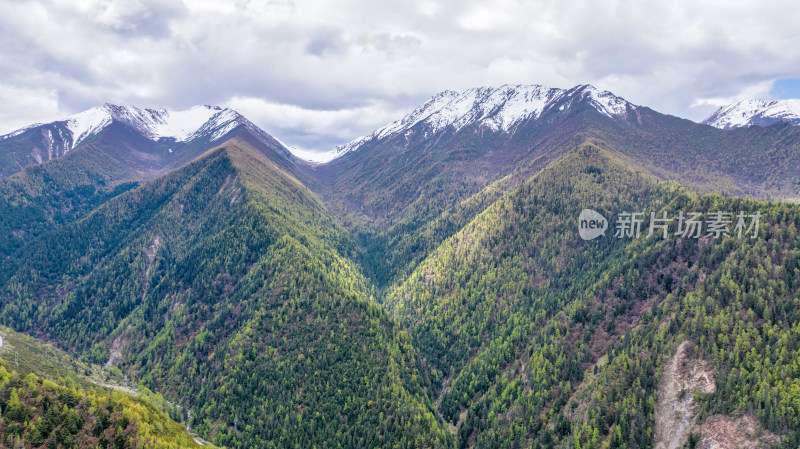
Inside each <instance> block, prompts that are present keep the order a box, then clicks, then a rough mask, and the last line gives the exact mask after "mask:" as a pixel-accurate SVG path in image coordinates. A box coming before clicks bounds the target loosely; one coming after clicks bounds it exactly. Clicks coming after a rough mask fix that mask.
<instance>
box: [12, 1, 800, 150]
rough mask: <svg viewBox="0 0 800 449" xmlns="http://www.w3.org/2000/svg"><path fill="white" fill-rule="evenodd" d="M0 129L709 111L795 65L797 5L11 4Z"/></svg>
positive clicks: (288, 137)
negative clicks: (140, 118)
mask: <svg viewBox="0 0 800 449" xmlns="http://www.w3.org/2000/svg"><path fill="white" fill-rule="evenodd" d="M0 7H1V8H2V14H0V52H1V53H0V56H1V57H0V134H2V133H6V132H9V131H12V130H14V129H17V128H19V127H21V126H24V125H27V124H30V123H33V122H47V121H52V120H57V119H61V118H64V117H66V116H68V115H70V114H73V113H76V112H79V111H82V110H85V109H88V108H90V107H92V106H96V105H100V104H103V103H105V102H110V103H115V104H126V105H127V104H133V105H137V106H143V107H162V106H163V107H169V108H174V109H181V108H186V107H189V106H193V105H196V104H214V105H221V106H229V107H232V108H234V109H236V110H238V111H239V112H241V113H242V114H244V115H245V116H246V117H248V118H249V119H251V120H252V121H254V122H255V123H256V124H258V125H259V126H261V127H263V128H264V129H265V130H266V131H268V132H270V133H272V134H274V135H275V136H276V137H278V138H280V139H281V140H282V141H284V142H286V143H287V144H289V145H292V146H297V147H298V148H299V149H301V150H306V151H326V150H329V149H331V148H332V147H333V146H335V145H337V144H341V143H344V142H346V141H349V140H351V139H353V138H355V137H358V136H359V135H363V134H367V133H369V132H371V131H372V130H374V129H375V128H377V127H379V126H381V125H383V124H385V123H388V122H391V121H393V120H395V119H397V118H400V117H402V115H404V114H405V113H407V112H408V111H409V110H411V109H413V108H414V107H415V106H417V105H418V104H420V103H422V102H423V101H425V100H426V99H427V98H428V97H430V96H431V95H433V94H435V93H436V92H439V91H441V90H445V89H451V90H462V89H466V88H469V87H475V86H481V85H500V84H505V83H523V84H544V85H547V86H551V87H562V88H567V87H572V86H574V85H576V84H584V83H590V84H593V85H595V86H596V87H598V88H601V89H607V90H610V91H612V92H614V93H615V94H617V95H619V96H622V97H624V98H626V99H627V100H629V101H631V102H633V103H636V104H642V105H646V106H649V107H652V108H654V109H656V110H659V111H661V112H665V113H670V114H674V115H678V116H682V117H686V118H691V119H695V120H697V119H701V118H703V117H705V116H706V115H708V114H709V113H710V112H712V111H713V110H714V109H715V106H718V105H721V104H724V103H727V102H730V101H733V100H735V99H738V98H742V97H761V98H769V97H770V92H771V91H772V87H773V83H774V82H775V80H779V79H787V78H788V79H793V78H798V77H800V73H798V71H800V33H798V32H797V24H798V23H800V8H798V7H797V4H796V1H794V0H793V1H771V2H755V1H752V2H737V1H697V0H688V1H684V0H672V1H669V2H643V1H607V2H596V1H573V0H566V1H552V2H532V1H511V0H504V1H497V2H488V1H470V0H446V1H433V0H406V1H402V2H386V1H375V0H363V1H361V0H343V1H336V2H331V1H327V0H307V1H304V0H298V1H291V0H271V1H248V0H237V1H221V0H212V1H205V0H203V1H191V2H189V1H188V0H187V1H186V2H182V1H180V0H132V1H124V2H122V1H120V2H115V1H109V0H87V1H75V0H50V1H38V2H30V1H15V0H0Z"/></svg>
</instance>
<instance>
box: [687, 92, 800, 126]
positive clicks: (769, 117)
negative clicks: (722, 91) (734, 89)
mask: <svg viewBox="0 0 800 449" xmlns="http://www.w3.org/2000/svg"><path fill="white" fill-rule="evenodd" d="M780 121H784V122H788V123H791V124H792V125H800V100H774V101H769V100H758V99H748V100H742V101H740V102H738V103H733V104H730V105H728V106H723V107H721V108H719V109H717V111H716V112H714V113H713V114H711V115H710V116H708V117H707V118H706V119H705V120H703V121H702V122H701V123H703V124H704V125H711V126H713V127H716V128H721V129H733V128H742V127H746V126H769V125H772V124H774V123H777V122H780Z"/></svg>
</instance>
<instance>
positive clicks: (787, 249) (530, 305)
mask: <svg viewBox="0 0 800 449" xmlns="http://www.w3.org/2000/svg"><path fill="white" fill-rule="evenodd" d="M601 144H602V143H601V142H597V145H595V144H592V143H587V144H585V145H583V146H581V147H580V148H579V149H576V150H575V151H572V152H570V153H568V154H567V155H565V156H564V157H563V158H562V159H560V160H559V161H557V162H555V163H554V164H553V165H551V166H550V167H548V168H547V169H545V170H543V171H542V172H541V173H539V174H538V175H536V176H535V177H534V178H532V179H531V180H530V181H528V182H526V183H525V184H523V185H522V186H521V187H520V188H519V189H517V190H515V191H513V192H511V193H509V194H508V195H506V196H504V197H502V198H501V199H500V200H499V201H497V202H496V203H495V204H493V205H492V206H491V207H489V208H487V209H486V210H485V211H484V212H482V213H481V214H479V215H478V216H477V217H476V219H475V220H474V221H473V222H471V223H470V224H469V225H467V226H466V227H465V228H464V229H463V230H461V231H459V232H458V233H456V234H455V235H454V236H453V237H451V238H450V239H448V240H446V241H445V243H444V244H443V245H442V246H441V247H440V248H439V249H437V250H436V251H434V252H433V253H432V254H431V256H429V257H428V258H427V259H426V260H425V261H424V262H423V263H421V264H420V265H419V266H418V267H417V269H416V270H415V271H414V273H413V274H412V275H411V276H410V277H409V278H407V279H405V280H403V281H402V282H400V283H398V284H397V285H396V286H395V287H394V288H393V289H392V290H391V291H390V293H389V295H388V296H387V299H386V306H387V307H388V308H389V310H391V311H392V312H393V315H394V316H396V317H397V318H398V320H399V322H400V323H401V324H403V325H405V326H408V327H409V333H410V334H411V336H412V339H413V341H414V343H415V346H416V347H417V348H418V349H419V351H420V354H421V355H423V357H424V363H425V365H426V367H427V369H426V373H427V374H428V375H429V376H430V377H431V381H432V382H433V383H434V384H435V385H439V386H440V387H439V395H440V399H439V401H438V403H439V404H440V410H441V412H442V414H443V416H444V417H445V419H447V420H448V421H450V422H451V423H452V424H454V425H457V426H458V434H459V446H460V447H530V446H533V447H554V446H558V447H575V444H580V445H581V447H601V444H602V443H603V442H606V443H607V444H609V445H610V446H609V447H642V448H644V447H652V444H653V428H654V422H655V416H654V414H655V410H654V409H655V400H656V397H657V387H658V382H659V378H660V375H661V370H662V367H663V366H664V365H665V364H666V361H667V360H668V359H670V358H671V357H672V354H673V352H674V350H675V348H676V347H677V345H678V343H680V342H682V341H684V340H686V339H689V340H691V341H692V342H694V343H696V344H697V348H698V352H699V353H700V354H702V355H703V356H705V357H707V358H708V360H711V361H712V364H713V367H714V375H715V376H716V377H717V385H719V386H720V388H719V389H718V390H717V393H716V394H714V395H711V396H709V397H708V398H702V399H701V406H702V414H704V416H707V415H711V414H714V413H724V414H727V413H753V414H755V415H756V416H757V417H758V418H759V419H760V422H761V423H762V424H763V425H764V426H765V427H767V428H768V429H770V430H772V431H774V432H777V433H779V434H782V435H785V438H786V439H785V440H784V444H785V447H793V445H794V444H796V442H797V438H798V430H800V428H798V422H797V421H796V416H797V413H798V408H797V407H798V404H800V403H798V402H797V399H798V397H797V392H798V391H800V390H798V387H800V383H799V382H800V379H799V378H798V374H800V372H798V371H797V368H798V365H797V363H796V360H797V354H798V353H797V351H798V347H800V334H798V333H797V332H796V329H795V327H796V326H794V324H792V323H796V322H797V319H798V318H800V317H797V316H796V313H795V312H794V310H795V308H796V306H797V305H798V304H797V298H798V293H800V292H798V288H800V278H798V274H800V273H798V266H800V265H798V264H799V263H800V252H798V250H797V248H798V243H800V242H798V240H797V227H798V225H800V215H799V214H798V210H797V207H796V206H791V205H786V204H769V203H755V202H753V201H748V200H736V199H728V198H724V197H720V196H697V195H696V194H694V193H692V192H691V191H690V190H688V189H685V188H683V187H679V186H677V185H673V184H663V183H661V182H658V181H657V180H656V179H655V178H653V177H650V176H649V175H644V174H642V173H641V171H640V170H638V169H637V168H636V167H635V165H631V164H630V163H629V162H625V161H624V159H620V158H619V156H615V155H614V154H613V153H610V152H608V151H606V150H602V149H601V148H600V147H599V145H601ZM584 208H592V209H595V210H597V211H599V212H601V213H602V214H604V215H605V216H606V217H612V216H613V215H615V214H618V213H620V212H623V211H629V212H630V211H642V212H650V211H652V212H655V213H656V214H657V216H661V214H662V213H663V212H667V214H668V216H671V217H675V216H677V215H678V213H679V211H686V212H689V211H697V212H703V213H708V212H709V211H732V212H739V211H742V212H747V213H755V212H756V211H761V213H762V214H764V220H765V222H764V223H762V229H761V235H760V237H759V238H756V239H751V238H742V239H738V238H735V237H728V238H721V239H713V238H706V237H704V238H700V239H694V238H682V237H680V236H674V235H670V236H669V237H668V238H667V239H663V238H661V235H660V231H656V234H655V235H654V236H652V237H646V233H647V230H646V229H644V232H643V234H642V236H641V238H639V239H635V238H615V237H614V236H613V232H614V229H613V228H612V229H611V230H610V231H609V232H608V233H607V234H606V236H605V237H601V238H599V239H598V240H593V241H583V240H581V239H580V238H579V237H578V235H577V232H576V228H577V217H578V214H579V212H580V211H581V210H582V209H584ZM612 223H613V222H612ZM612 226H613V224H612ZM674 231H675V229H674V228H671V229H670V233H672V232H674ZM776 312H777V314H776ZM747 354H751V355H750V357H749V358H748V357H747ZM756 354H759V356H756ZM595 366H596V367H597V368H594V367H595ZM767 366H768V367H769V368H767ZM754 370H755V371H756V372H757V374H755V373H753V371H754ZM767 379H770V380H767ZM780 379H783V380H780ZM587 384H588V386H587ZM577 394H580V399H579V398H578V396H576V395H577ZM575 410H581V411H582V413H576V412H575Z"/></svg>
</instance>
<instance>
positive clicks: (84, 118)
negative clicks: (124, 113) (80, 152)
mask: <svg viewBox="0 0 800 449" xmlns="http://www.w3.org/2000/svg"><path fill="white" fill-rule="evenodd" d="M111 120H112V118H111V114H110V113H109V112H108V111H107V110H106V109H105V108H91V109H89V110H87V111H83V112H81V113H78V114H75V115H73V116H72V117H70V118H68V119H67V120H66V125H67V129H69V132H70V133H71V134H72V148H75V146H76V145H77V144H78V142H81V141H82V140H85V139H87V138H89V137H91V136H93V135H95V134H97V133H99V132H100V131H101V130H102V129H103V128H105V127H106V126H108V125H110V124H111Z"/></svg>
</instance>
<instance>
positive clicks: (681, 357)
mask: <svg viewBox="0 0 800 449" xmlns="http://www.w3.org/2000/svg"><path fill="white" fill-rule="evenodd" d="M692 348H693V344H692V343H690V342H688V341H685V342H683V343H681V344H680V345H679V346H678V350H677V351H676V352H675V355H674V356H673V357H672V360H670V362H669V363H668V364H667V366H666V367H665V369H664V374H663V375H662V376H661V381H660V383H659V386H658V404H657V405H656V429H655V434H654V437H653V443H654V444H653V448H654V449H677V448H679V447H680V446H681V445H682V444H683V443H685V442H686V440H687V439H688V436H689V433H690V432H691V430H692V428H693V427H694V425H695V420H696V418H697V408H698V407H697V401H695V397H694V395H695V392H698V391H699V392H700V393H713V392H714V391H716V383H715V381H714V376H713V374H712V370H711V367H710V365H709V364H708V362H706V361H705V360H702V359H698V358H694V357H693V356H692Z"/></svg>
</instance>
